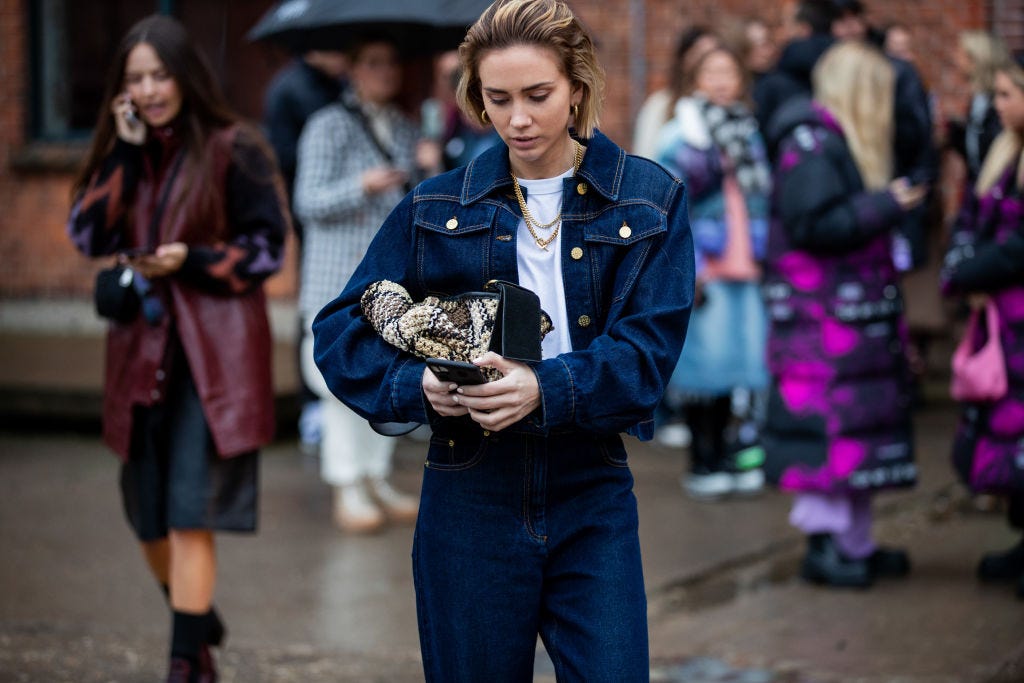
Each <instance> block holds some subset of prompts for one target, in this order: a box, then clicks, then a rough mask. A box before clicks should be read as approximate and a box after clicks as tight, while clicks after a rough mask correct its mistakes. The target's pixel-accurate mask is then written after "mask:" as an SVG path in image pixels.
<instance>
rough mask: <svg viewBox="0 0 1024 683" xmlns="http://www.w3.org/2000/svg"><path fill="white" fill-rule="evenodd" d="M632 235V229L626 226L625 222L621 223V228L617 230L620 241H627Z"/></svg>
mask: <svg viewBox="0 0 1024 683" xmlns="http://www.w3.org/2000/svg"><path fill="white" fill-rule="evenodd" d="M632 234H633V229H632V228H630V227H629V226H628V225H626V221H622V227H621V228H619V237H621V238H622V239H628V238H629V236H630V235H632Z"/></svg>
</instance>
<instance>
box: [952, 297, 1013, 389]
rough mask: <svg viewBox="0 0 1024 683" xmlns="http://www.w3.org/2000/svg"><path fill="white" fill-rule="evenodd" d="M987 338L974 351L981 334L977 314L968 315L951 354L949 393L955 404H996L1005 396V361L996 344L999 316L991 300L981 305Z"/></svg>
mask: <svg viewBox="0 0 1024 683" xmlns="http://www.w3.org/2000/svg"><path fill="white" fill-rule="evenodd" d="M984 313H985V321H986V326H987V328H988V330H987V331H988V338H987V339H986V340H985V343H984V344H983V345H982V347H981V348H979V349H977V350H975V349H974V343H975V339H976V338H977V337H978V336H979V333H980V332H981V330H980V329H978V326H979V325H980V324H981V319H980V315H981V311H979V310H974V311H971V317H970V319H968V321H967V329H966V330H964V336H963V339H961V340H960V343H959V344H957V347H956V350H955V351H954V352H953V379H952V381H951V382H950V385H949V391H950V393H951V394H952V395H953V398H955V399H956V400H958V401H996V400H998V399H1000V398H1002V397H1003V396H1005V395H1006V389H1007V384H1006V361H1005V359H1004V358H1003V346H1002V344H1001V343H1000V341H999V313H998V311H997V309H996V305H995V303H993V302H992V300H991V299H989V300H988V302H987V303H986V304H985V310H984Z"/></svg>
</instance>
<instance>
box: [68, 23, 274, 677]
mask: <svg viewBox="0 0 1024 683" xmlns="http://www.w3.org/2000/svg"><path fill="white" fill-rule="evenodd" d="M105 102H106V103H107V104H106V105H105V108H104V110H103V111H101V113H100V117H99V123H98V125H97V130H96V133H95V136H94V138H93V142H92V147H91V150H90V152H89V156H88V158H87V160H86V163H85V166H84V167H83V168H82V170H81V172H80V174H79V176H78V178H77V180H76V182H75V184H74V188H73V200H74V205H73V207H72V209H71V216H70V219H69V222H68V231H69V234H70V236H71V239H72V240H73V242H74V243H75V246H76V247H78V249H79V250H80V251H82V252H83V253H84V254H86V255H88V256H105V255H110V254H120V257H119V258H120V260H121V261H122V262H123V263H125V264H127V265H129V266H130V267H131V269H132V270H133V271H134V273H135V278H136V280H137V283H136V284H137V285H138V284H139V283H142V286H137V287H136V289H138V290H139V291H140V293H141V294H142V297H143V302H142V307H141V312H140V313H139V315H138V316H136V317H135V319H134V320H131V321H130V322H126V323H122V322H111V324H110V328H109V332H108V335H107V357H106V380H105V384H104V407H103V437H104V440H105V441H106V443H107V444H108V445H109V446H110V447H111V448H112V449H113V451H114V452H115V453H116V454H117V455H118V457H119V458H120V459H121V460H122V462H123V465H122V469H121V494H122V499H123V503H124V509H125V513H126V516H127V517H128V520H129V522H130V523H131V525H132V528H133V530H134V532H135V534H136V536H137V537H138V539H139V541H140V542H141V544H142V550H143V553H144V555H145V558H146V561H147V562H148V564H149V567H150V569H151V571H152V573H153V575H154V576H155V577H156V579H157V581H158V582H159V583H160V584H161V585H162V586H163V588H164V590H165V592H167V594H168V598H169V601H170V606H171V609H172V611H173V617H172V622H171V632H172V635H171V646H170V666H169V673H168V679H167V680H168V681H174V682H179V681H180V682H182V683H185V682H189V683H191V682H194V681H214V680H216V671H215V669H214V666H213V659H212V657H211V655H210V650H209V646H211V645H218V644H220V642H221V640H222V639H223V635H224V626H223V624H222V623H221V622H220V619H219V618H218V617H217V614H216V612H215V611H214V610H213V607H212V601H213V592H214V583H215V579H216V555H215V550H214V538H213V532H214V531H238V532H252V531H254V530H255V528H256V513H257V467H258V451H257V449H258V448H259V447H260V446H261V445H263V444H265V443H267V442H268V441H269V440H270V439H271V437H272V435H273V431H274V417H273V392H272V387H271V377H270V332H269V326H268V322H267V315H266V304H265V299H264V295H263V291H262V287H261V284H262V282H263V281H264V280H265V279H266V278H267V277H268V276H270V275H272V274H273V273H275V272H276V271H277V270H278V268H279V267H280V265H281V259H282V256H283V242H284V235H285V231H286V229H287V226H288V214H287V208H286V207H287V203H286V200H285V195H284V193H283V184H282V182H281V179H280V176H279V174H278V172H277V170H276V167H275V165H274V163H273V161H272V158H273V157H272V152H270V151H269V148H268V147H267V145H266V144H265V143H264V141H263V140H262V138H261V137H260V135H259V133H258V132H257V131H256V130H255V129H254V128H252V127H251V126H248V125H244V124H242V123H241V121H240V120H239V118H238V116H237V115H236V114H235V113H234V112H232V110H231V109H230V107H229V106H228V104H227V102H226V100H225V98H224V96H223V94H222V93H221V90H220V88H219V86H218V85H217V82H216V80H215V79H214V76H213V73H212V71H211V69H210V68H209V66H208V65H207V62H206V60H205V58H204V57H203V56H202V54H201V53H200V52H198V50H197V49H196V48H195V47H194V45H193V44H192V42H191V41H190V39H189V37H188V35H187V34H186V32H185V30H184V28H183V27H182V26H181V25H180V24H179V23H178V22H177V21H175V20H174V19H171V18H169V17H166V16H151V17H148V18H146V19H143V20H142V21H140V22H138V23H137V24H135V26H133V27H132V28H131V29H130V30H129V31H128V33H127V34H126V35H125V36H124V38H123V39H122V40H121V43H120V46H119V48H118V51H117V54H116V57H115V60H114V63H113V65H112V68H111V71H110V75H109V78H108V82H107V96H106V98H105Z"/></svg>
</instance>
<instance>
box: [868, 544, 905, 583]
mask: <svg viewBox="0 0 1024 683" xmlns="http://www.w3.org/2000/svg"><path fill="white" fill-rule="evenodd" d="M868 568H869V569H871V573H872V574H873V575H874V576H875V578H878V577H888V578H894V579H898V578H902V577H904V576H906V575H907V574H909V573H910V557H909V556H908V555H907V553H906V551H905V550H900V549H899V548H883V547H881V546H879V547H878V548H877V549H876V550H875V552H873V553H871V555H869V556H868Z"/></svg>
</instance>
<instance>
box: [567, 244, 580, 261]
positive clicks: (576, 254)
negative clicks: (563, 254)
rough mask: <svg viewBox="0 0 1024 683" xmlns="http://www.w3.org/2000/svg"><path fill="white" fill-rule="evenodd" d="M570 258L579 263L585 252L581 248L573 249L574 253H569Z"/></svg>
mask: <svg viewBox="0 0 1024 683" xmlns="http://www.w3.org/2000/svg"><path fill="white" fill-rule="evenodd" d="M569 256H572V260H573V261H579V260H580V259H581V258H583V250H582V249H580V248H579V247H573V248H572V251H570V252H569Z"/></svg>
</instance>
